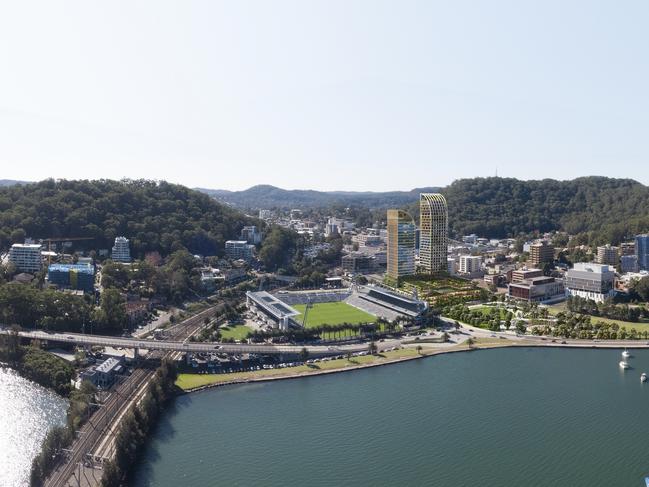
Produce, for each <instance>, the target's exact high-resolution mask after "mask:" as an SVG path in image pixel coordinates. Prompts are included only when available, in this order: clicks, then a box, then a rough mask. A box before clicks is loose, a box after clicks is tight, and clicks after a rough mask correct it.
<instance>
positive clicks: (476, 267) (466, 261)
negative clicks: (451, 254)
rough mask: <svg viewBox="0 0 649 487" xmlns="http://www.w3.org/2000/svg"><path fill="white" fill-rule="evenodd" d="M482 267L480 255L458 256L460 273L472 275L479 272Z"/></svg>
mask: <svg viewBox="0 0 649 487" xmlns="http://www.w3.org/2000/svg"><path fill="white" fill-rule="evenodd" d="M481 267H482V257H480V256H479V255H461V256H460V269H459V271H460V274H470V275H474V274H477V273H478V272H480V269H481Z"/></svg>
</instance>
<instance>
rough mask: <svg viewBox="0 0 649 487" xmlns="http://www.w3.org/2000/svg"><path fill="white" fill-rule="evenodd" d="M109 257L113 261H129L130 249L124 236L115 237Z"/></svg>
mask: <svg viewBox="0 0 649 487" xmlns="http://www.w3.org/2000/svg"><path fill="white" fill-rule="evenodd" d="M111 258H112V259H113V261H115V262H131V249H130V247H129V243H128V239H127V238H126V237H116V238H115V245H113V250H112V252H111Z"/></svg>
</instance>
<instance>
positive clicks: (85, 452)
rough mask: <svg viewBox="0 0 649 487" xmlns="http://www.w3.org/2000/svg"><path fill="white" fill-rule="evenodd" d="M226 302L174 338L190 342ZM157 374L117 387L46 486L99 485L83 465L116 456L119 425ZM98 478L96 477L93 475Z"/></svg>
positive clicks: (159, 356)
mask: <svg viewBox="0 0 649 487" xmlns="http://www.w3.org/2000/svg"><path fill="white" fill-rule="evenodd" d="M224 306H225V303H221V304H218V305H216V306H213V307H210V308H208V309H206V310H204V311H201V312H200V313H198V314H196V315H194V316H192V317H190V318H188V319H186V320H185V321H183V322H181V323H178V324H176V325H173V326H171V327H169V328H168V329H167V332H168V335H169V337H170V338H172V339H175V340H180V339H187V338H189V337H190V336H192V335H193V334H195V333H196V332H198V331H199V330H200V329H201V328H202V327H203V326H204V319H205V318H206V317H212V316H214V315H216V314H217V313H218V312H219V311H221V310H222V309H223V307H224ZM180 355H181V353H180V352H163V351H152V352H149V353H148V354H147V355H146V357H145V360H163V359H165V358H169V359H177V358H178V357H180ZM154 374H155V370H154V369H142V368H137V369H135V370H134V371H133V373H132V374H131V375H130V376H128V377H127V378H126V379H125V380H124V381H123V382H122V383H121V384H119V385H118V386H116V387H115V388H114V389H113V390H112V391H111V393H110V395H109V396H108V398H107V399H106V401H105V402H104V403H103V404H102V405H101V406H100V407H99V409H98V410H97V411H95V412H94V414H92V415H91V416H90V417H89V418H88V421H86V423H84V425H83V426H82V427H81V429H80V430H79V431H78V432H77V437H76V439H75V440H74V442H73V444H72V445H71V447H70V449H69V450H67V455H66V458H65V459H64V460H63V463H61V464H60V465H59V466H58V468H56V469H55V470H54V471H53V472H52V474H51V475H50V476H49V477H48V478H47V479H46V481H45V484H44V485H45V486H46V487H66V486H70V487H77V486H80V485H98V483H97V482H96V480H91V479H90V478H88V476H85V475H84V478H83V479H82V478H80V477H81V476H82V475H83V473H82V468H81V467H82V466H90V467H92V466H93V465H94V464H95V463H97V462H100V463H101V462H103V461H105V460H107V459H110V458H112V455H113V454H114V442H115V434H116V432H117V431H118V427H119V422H120V420H121V419H122V418H123V417H124V415H125V414H126V413H127V411H128V410H129V408H130V407H131V405H132V404H134V403H138V402H139V401H140V400H141V399H142V398H143V397H144V394H145V393H146V390H147V387H148V385H149V381H150V380H151V379H152V378H153V375H154ZM93 479H94V476H93Z"/></svg>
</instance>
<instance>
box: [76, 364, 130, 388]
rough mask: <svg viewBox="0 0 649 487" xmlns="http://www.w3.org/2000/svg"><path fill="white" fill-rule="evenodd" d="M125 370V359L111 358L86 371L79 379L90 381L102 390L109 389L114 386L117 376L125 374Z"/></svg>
mask: <svg viewBox="0 0 649 487" xmlns="http://www.w3.org/2000/svg"><path fill="white" fill-rule="evenodd" d="M123 369H124V358H123V357H122V358H115V357H111V358H108V359H106V360H104V361H103V362H102V363H101V364H99V365H97V366H94V367H91V368H90V369H87V370H84V371H83V372H81V374H79V378H80V379H81V380H82V381H83V380H89V381H90V382H92V383H93V384H94V385H95V386H97V387H99V388H101V389H107V388H109V387H110V386H111V385H113V383H114V382H115V379H116V378H117V376H118V375H119V374H120V373H122V372H123Z"/></svg>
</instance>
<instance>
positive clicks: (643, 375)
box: [640, 372, 647, 382]
mask: <svg viewBox="0 0 649 487" xmlns="http://www.w3.org/2000/svg"><path fill="white" fill-rule="evenodd" d="M640 382H647V374H645V373H644V372H643V373H642V375H641V376H640Z"/></svg>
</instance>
